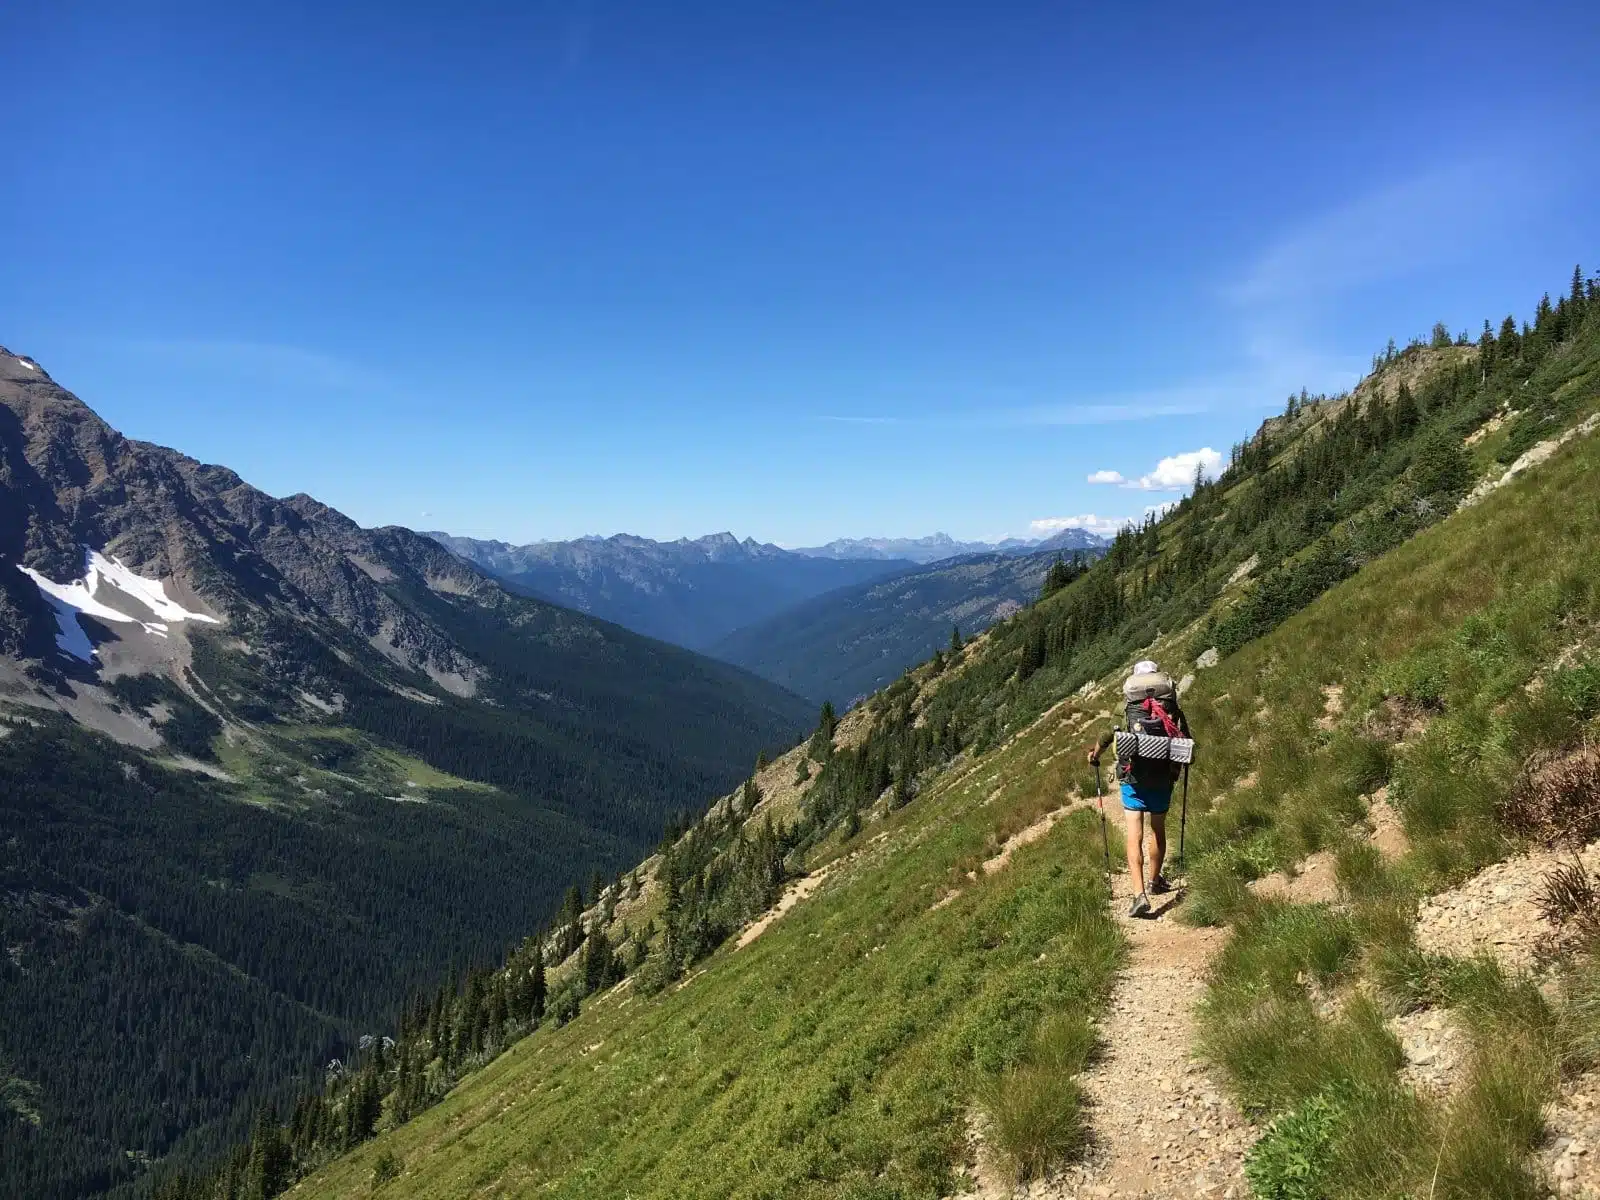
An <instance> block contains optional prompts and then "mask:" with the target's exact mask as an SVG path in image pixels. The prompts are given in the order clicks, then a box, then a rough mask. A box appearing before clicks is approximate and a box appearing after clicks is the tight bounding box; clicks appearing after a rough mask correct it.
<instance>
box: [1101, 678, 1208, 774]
mask: <svg viewBox="0 0 1600 1200" xmlns="http://www.w3.org/2000/svg"><path fill="white" fill-rule="evenodd" d="M1122 699H1123V712H1124V715H1125V718H1126V720H1125V726H1126V732H1125V733H1119V734H1117V736H1116V739H1115V740H1116V751H1117V767H1118V771H1119V773H1120V775H1121V776H1122V777H1123V778H1124V779H1129V778H1132V777H1133V776H1134V775H1135V773H1136V771H1135V767H1136V765H1137V766H1138V767H1139V770H1138V771H1137V773H1138V774H1141V775H1145V776H1146V777H1147V778H1150V777H1159V778H1162V779H1166V778H1172V779H1176V778H1177V776H1178V775H1179V774H1180V773H1181V772H1182V769H1183V768H1182V767H1181V766H1180V765H1179V764H1180V763H1186V762H1188V761H1189V758H1190V757H1191V756H1192V754H1193V747H1194V743H1193V742H1192V741H1189V740H1188V739H1187V738H1186V737H1185V736H1184V732H1183V727H1182V726H1181V725H1180V724H1179V717H1180V710H1179V708H1178V689H1177V688H1176V687H1174V686H1173V683H1172V677H1171V676H1170V675H1166V674H1146V675H1132V676H1129V678H1128V680H1127V681H1126V682H1125V683H1124V684H1123V685H1122ZM1170 739H1178V740H1177V742H1173V741H1171V740H1170Z"/></svg>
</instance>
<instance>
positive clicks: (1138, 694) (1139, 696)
mask: <svg viewBox="0 0 1600 1200" xmlns="http://www.w3.org/2000/svg"><path fill="white" fill-rule="evenodd" d="M1122 704H1123V712H1124V715H1125V716H1126V722H1125V724H1126V728H1127V729H1128V731H1129V732H1130V733H1148V734H1151V735H1153V736H1155V737H1182V736H1183V730H1182V729H1181V728H1180V727H1179V725H1178V722H1177V720H1176V718H1175V715H1174V714H1176V713H1177V712H1178V689H1177V688H1176V687H1175V686H1173V683H1172V676H1170V675H1167V674H1165V673H1158V674H1153V675H1130V676H1128V679H1127V681H1126V682H1125V683H1123V685H1122Z"/></svg>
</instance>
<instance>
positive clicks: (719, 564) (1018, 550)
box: [424, 529, 1107, 654]
mask: <svg viewBox="0 0 1600 1200" xmlns="http://www.w3.org/2000/svg"><path fill="white" fill-rule="evenodd" d="M424 536H426V537H430V538H432V539H433V540H434V541H436V542H438V543H439V544H440V545H443V546H445V547H446V548H448V549H449V550H451V551H452V552H453V553H455V554H457V555H459V556H460V557H462V558H464V559H466V560H467V561H468V562H471V563H473V564H475V565H477V566H479V567H481V568H483V569H484V570H485V571H488V572H490V573H491V574H493V575H495V576H497V577H498V578H499V579H501V580H502V581H504V582H505V583H507V584H509V585H510V586H512V587H514V588H516V589H517V590H519V591H522V592H524V593H526V594H528V595H531V596H537V597H539V598H541V599H545V600H549V601H551V602H553V603H556V604H561V605H565V606H567V607H569V608H575V609H577V610H578V611H580V612H585V613H589V614H590V615H591V616H596V617H601V618H603V619H605V620H607V621H615V622H616V623H617V624H619V625H624V626H626V627H627V628H629V629H632V630H634V631H635V632H637V633H643V634H646V635H648V636H650V637H657V638H661V639H662V640H663V641H668V642H673V643H676V644H677V645H680V646H686V647H688V648H690V649H692V650H709V649H710V648H712V647H714V646H718V645H720V644H721V642H722V641H723V639H725V638H727V637H729V636H730V635H731V634H733V633H734V632H735V631H736V630H740V629H744V628H747V627H750V626H755V625H759V624H761V623H763V622H765V621H767V620H770V619H774V618H777V617H779V616H781V615H782V614H784V613H788V612H790V611H792V610H793V609H795V608H796V606H798V605H802V604H805V603H807V602H808V601H811V600H813V599H814V598H816V597H819V596H822V595H824V594H826V593H829V592H832V591H835V590H837V589H841V588H851V587H857V586H864V585H868V584H872V583H876V582H879V581H882V580H885V579H890V578H893V577H895V576H897V575H901V574H904V573H906V572H909V571H915V570H916V569H917V568H919V567H921V566H926V565H928V564H931V563H936V562H943V561H947V560H951V559H956V558H962V557H968V556H971V555H974V554H990V555H993V554H998V555H1010V556H1017V555H1023V556H1026V555H1037V554H1041V553H1046V552H1056V553H1068V554H1072V553H1080V552H1091V553H1092V552H1094V551H1097V550H1099V549H1101V548H1102V547H1104V546H1105V545H1106V544H1107V543H1106V541H1105V539H1103V538H1099V537H1096V536H1095V535H1094V534H1092V533H1087V532H1085V531H1083V530H1081V529H1067V530H1064V531H1062V532H1061V533H1059V534H1056V535H1055V536H1053V537H1051V538H1049V539H1046V540H1044V541H1032V542H1029V541H1022V540H1020V539H1015V538H1013V539H1009V540H1007V541H1004V542H999V543H989V542H958V541H956V540H955V539H954V538H952V537H950V536H949V535H948V534H944V533H936V534H933V535H932V536H930V537H924V538H841V539H839V540H837V541H832V542H829V543H828V544H827V545H825V546H814V547H808V548H805V549H800V550H785V549H783V548H782V547H780V546H774V545H772V544H771V543H767V542H758V541H756V540H754V539H753V538H745V539H743V540H741V539H739V538H737V537H735V536H734V535H733V534H731V533H714V534H710V535H708V536H706V537H700V538H693V539H690V538H680V539H678V540H677V541H674V542H658V541H653V540H651V539H650V538H644V537H636V536H634V535H632V534H626V533H622V534H617V535H615V536H614V537H584V538H575V539H573V540H571V541H564V542H534V543H531V544H529V545H525V546H515V545H512V544H510V543H509V542H499V541H484V540H480V539H477V538H466V537H457V536H455V535H453V534H449V533H442V532H432V533H428V534H425V535H424ZM816 652H817V653H820V654H827V653H830V651H829V650H828V649H827V648H826V647H818V648H817V651H816Z"/></svg>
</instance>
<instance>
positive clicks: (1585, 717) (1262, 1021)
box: [1186, 440, 1600, 1200]
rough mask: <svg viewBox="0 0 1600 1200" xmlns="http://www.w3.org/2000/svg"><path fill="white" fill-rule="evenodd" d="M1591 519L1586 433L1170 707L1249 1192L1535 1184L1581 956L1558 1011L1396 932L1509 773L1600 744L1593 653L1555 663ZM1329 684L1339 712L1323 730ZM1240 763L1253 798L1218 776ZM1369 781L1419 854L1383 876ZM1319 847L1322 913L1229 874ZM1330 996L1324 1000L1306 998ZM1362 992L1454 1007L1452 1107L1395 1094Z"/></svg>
mask: <svg viewBox="0 0 1600 1200" xmlns="http://www.w3.org/2000/svg"><path fill="white" fill-rule="evenodd" d="M1596 529H1600V445H1596V444H1595V443H1594V442H1592V441H1588V440H1585V441H1582V442H1579V443H1577V444H1575V445H1573V446H1571V447H1569V448H1567V449H1566V450H1565V451H1563V452H1562V453H1561V454H1560V455H1558V457H1557V458H1556V459H1554V460H1553V461H1552V462H1551V463H1549V464H1547V465H1546V466H1545V467H1544V468H1542V469H1541V470H1540V471H1539V472H1535V473H1533V474H1532V475H1530V476H1529V477H1527V478H1525V479H1522V480H1519V481H1517V482H1514V483H1512V484H1510V485H1508V486H1507V487H1505V488H1503V489H1501V490H1500V491H1498V492H1496V493H1495V494H1493V495H1492V496H1491V497H1490V498H1489V499H1488V500H1486V501H1484V502H1483V504H1482V505H1481V506H1479V507H1478V508H1476V509H1474V510H1470V511H1468V512H1466V513H1463V514H1462V515H1460V516H1458V517H1456V518H1454V519H1452V520H1450V521H1447V522H1444V523H1443V524H1441V525H1439V526H1437V527H1435V528H1434V529H1432V530H1429V531H1427V532H1425V533H1423V534H1421V535H1420V536H1418V537H1417V538H1416V539H1414V540H1413V541H1412V542H1410V543H1408V544H1406V545H1405V546H1403V547H1401V548H1400V549H1398V550H1396V551H1395V552H1393V553H1391V554H1390V555H1388V556H1386V557H1385V558H1383V559H1381V560H1379V561H1378V562H1376V563H1374V564H1372V565H1371V566H1370V567H1368V568H1366V569H1364V570H1363V571H1362V572H1361V573H1360V574H1359V575H1357V576H1356V577H1355V578H1353V579H1351V580H1349V581H1347V582H1346V583H1344V584H1342V585H1341V586H1339V587H1338V588H1336V589H1334V590H1333V591H1331V592H1330V593H1329V594H1328V595H1327V596H1325V597H1324V598H1323V599H1322V600H1321V601H1319V602H1318V603H1317V604H1316V605H1314V606H1313V607H1312V608H1310V609H1309V610H1307V611H1306V612H1304V613H1302V614H1300V615H1299V616H1297V617H1294V618H1292V619H1291V620H1290V621H1289V622H1287V623H1286V624H1285V626H1284V627H1283V629H1282V630H1280V631H1279V632H1278V633H1276V634H1274V635H1272V636H1269V637H1267V638H1264V639H1262V640H1261V641H1259V642H1257V643H1254V644H1251V645H1249V646H1246V647H1245V648H1244V649H1242V650H1241V651H1240V652H1239V653H1237V654H1235V655H1234V656H1232V657H1231V658H1229V659H1228V660H1226V661H1225V662H1224V663H1223V664H1222V665H1221V666H1220V667H1219V668H1218V669H1217V670H1215V671H1211V672H1207V673H1206V675H1205V676H1204V677H1203V678H1202V681H1201V683H1200V685H1199V686H1198V687H1197V689H1196V691H1195V693H1194V694H1193V695H1192V696H1190V697H1188V698H1187V707H1188V709H1189V712H1190V716H1191V720H1192V721H1193V723H1194V724H1195V726H1196V728H1197V729H1198V730H1199V731H1200V733H1201V736H1202V738H1203V739H1204V740H1205V742H1206V745H1207V747H1208V753H1207V754H1206V756H1205V757H1204V758H1203V759H1202V761H1201V762H1200V763H1199V764H1197V766H1196V768H1195V770H1194V781H1193V783H1194V791H1193V793H1192V797H1191V798H1192V802H1193V806H1194V810H1197V811H1198V815H1196V812H1195V811H1193V810H1192V812H1191V829H1192V836H1193V840H1194V844H1195V845H1196V847H1197V848H1198V850H1199V861H1198V862H1197V863H1196V866H1195V869H1194V873H1193V885H1194V891H1193V896H1192V903H1191V904H1190V905H1187V906H1186V908H1187V909H1188V912H1189V915H1190V917H1191V919H1198V920H1200V921H1202V922H1205V923H1226V924H1229V925H1230V926H1231V936H1230V939H1229V941H1228V942H1227V944H1226V947H1225V949H1224V950H1223V951H1222V952H1221V954H1220V955H1219V956H1218V958H1217V960H1216V962H1215V963H1214V965H1213V973H1212V978H1211V980H1210V984H1209V987H1208V993H1207V999H1206V1002H1205V1005H1204V1008H1203V1011H1202V1018H1201V1042H1202V1045H1201V1048H1202V1050H1203V1052H1204V1053H1205V1055H1206V1056H1207V1057H1208V1058H1209V1059H1210V1061H1212V1062H1213V1063H1214V1064H1216V1065H1217V1066H1218V1067H1219V1068H1220V1069H1221V1070H1222V1072H1223V1074H1224V1076H1225V1077H1226V1079H1227V1080H1228V1081H1229V1085H1230V1087H1231V1089H1232V1091H1233V1092H1234V1094H1235V1096H1236V1097H1237V1098H1238V1099H1239V1100H1240V1102H1241V1103H1243V1104H1244V1105H1245V1106H1246V1108H1247V1109H1248V1110H1249V1111H1251V1112H1254V1113H1255V1114H1257V1115H1258V1116H1259V1117H1261V1118H1264V1119H1268V1120H1269V1121H1270V1124H1268V1126H1267V1130H1266V1133H1265V1135H1264V1136H1263V1138H1262V1140H1261V1141H1260V1143H1259V1144H1258V1145H1257V1146H1256V1148H1255V1149H1254V1150H1253V1151H1252V1153H1251V1156H1250V1159H1249V1175H1250V1179H1251V1182H1252V1187H1253V1189H1254V1191H1255V1194H1256V1195H1257V1196H1260V1197H1282V1198H1284V1200H1291V1198H1298V1197H1304V1196H1327V1197H1378V1196H1393V1195H1411V1196H1435V1197H1451V1196H1454V1197H1485V1198H1487V1197H1491V1196H1493V1197H1501V1196H1504V1197H1517V1196H1529V1197H1532V1196H1535V1195H1540V1194H1542V1192H1541V1191H1540V1190H1539V1189H1540V1185H1539V1183H1538V1181H1537V1180H1536V1179H1535V1178H1534V1176H1533V1175H1532V1173H1531V1171H1530V1166H1529V1162H1530V1160H1529V1152H1530V1150H1531V1149H1532V1148H1533V1147H1534V1146H1535V1145H1537V1144H1538V1141H1539V1139H1540V1138H1541V1136H1542V1134H1543V1121H1542V1115H1541V1112H1542V1109H1543V1106H1544V1105H1545V1104H1546V1103H1547V1102H1548V1101H1549V1100H1550V1099H1551V1098H1552V1097H1553V1096H1554V1094H1555V1091H1556V1088H1557V1086H1558V1081H1559V1077H1560V1072H1561V1071H1562V1069H1563V1068H1564V1067H1569V1066H1571V1065H1573V1064H1577V1063H1584V1062H1588V1061H1592V1059H1591V1056H1592V1054H1593V1053H1594V1047H1595V1046H1596V1045H1600V1042H1597V1041H1595V1040H1594V1031H1595V1030H1596V1029H1597V1028H1600V1026H1597V1025H1596V1015H1595V1014H1596V1013H1600V1006H1596V1005H1595V1004H1594V1003H1593V1001H1592V997H1593V996H1594V995H1600V989H1596V988H1594V987H1592V986H1586V985H1587V984H1588V981H1590V980H1591V979H1593V978H1600V976H1597V975H1596V974H1595V969H1594V968H1593V967H1592V966H1580V967H1578V968H1575V971H1576V974H1577V977H1578V985H1575V986H1573V987H1572V988H1571V989H1570V995H1571V999H1569V1000H1568V1001H1567V1002H1566V1003H1565V1004H1563V1005H1561V1006H1559V1008H1558V1007H1556V1006H1553V1005H1552V1004H1551V1003H1550V1002H1549V1001H1547V1000H1546V999H1545V998H1544V996H1543V995H1542V994H1541V993H1540V992H1539V990H1538V989H1537V988H1536V987H1534V986H1533V984H1532V983H1531V982H1530V981H1529V980H1527V979H1524V978H1518V977H1512V976H1508V975H1507V974H1506V973H1505V972H1503V971H1502V970H1501V969H1500V968H1499V967H1498V966H1497V965H1496V964H1495V963H1494V962H1493V961H1492V960H1486V959H1480V960H1459V959H1451V958H1446V957H1444V956H1439V955H1428V954H1424V953H1423V952H1421V951H1420V950H1419V949H1418V948H1417V947H1416V945H1415V942H1414V940H1413V928H1414V920H1415V912H1416V905H1417V902H1418V900H1419V899H1420V898H1421V897H1422V896H1423V895H1425V894H1427V893H1429V892H1432V891H1435V890H1438V889H1440V888H1443V887H1446V886H1449V885H1450V884H1452V883H1454V882H1456V881H1458V880H1460V879H1461V878H1463V877H1465V876H1466V875H1467V874H1469V873H1470V872H1472V871H1473V870H1476V869H1477V868H1479V867H1481V866H1483V865H1485V864H1486V863H1488V862H1491V861H1495V860H1497V859H1498V858H1501V857H1503V856H1504V855H1505V854H1506V853H1507V852H1508V851H1509V850H1511V849H1512V848H1513V847H1514V845H1515V837H1516V833H1515V831H1514V830H1512V829H1508V828H1507V827H1506V826H1505V825H1504V824H1503V823H1502V821H1501V820H1500V816H1501V814H1502V813H1503V812H1504V811H1505V805H1506V801H1507V799H1508V797H1510V796H1511V795H1512V793H1513V792H1514V790H1515V789H1516V788H1517V786H1518V780H1519V776H1520V773H1521V770H1522V764H1523V763H1524V762H1526V761H1527V760H1528V759H1529V758H1530V756H1532V755H1535V754H1538V753H1540V752H1543V751H1548V750H1550V749H1552V748H1560V747H1570V746H1574V745H1576V744H1578V743H1580V742H1581V741H1582V740H1583V739H1584V738H1585V737H1586V736H1587V737H1592V736H1593V735H1594V733H1595V732H1596V731H1595V728H1594V724H1593V718H1594V713H1595V709H1596V707H1597V705H1596V698H1595V694H1594V689H1593V688H1591V686H1590V683H1591V680H1590V676H1589V672H1590V670H1591V665H1590V664H1591V662H1592V660H1591V659H1590V658H1588V657H1586V656H1585V655H1584V654H1582V653H1579V654H1577V655H1576V657H1575V659H1574V656H1573V655H1572V654H1568V656H1567V657H1568V658H1569V659H1574V660H1573V661H1569V662H1568V663H1567V665H1566V667H1565V668H1564V669H1562V670H1559V671H1552V664H1553V663H1554V662H1555V661H1556V660H1557V659H1558V657H1560V656H1561V655H1562V653H1563V651H1570V650H1571V649H1572V648H1573V647H1574V646H1580V647H1581V645H1582V644H1583V643H1584V641H1585V638H1586V634H1585V631H1586V630H1587V629H1589V628H1591V627H1593V625H1594V623H1595V622H1596V621H1597V620H1600V586H1597V584H1596V580H1597V579H1600V542H1597V541H1596V539H1595V537H1594V533H1593V531H1594V530H1596ZM1535 679H1539V680H1542V681H1543V682H1542V686H1540V685H1534V686H1530V685H1531V684H1532V683H1533V681H1534V680H1535ZM1330 684H1337V685H1339V686H1341V687H1342V688H1343V690H1344V705H1345V711H1344V714H1343V716H1342V717H1341V718H1340V719H1339V721H1338V722H1337V723H1336V725H1335V727H1334V728H1332V729H1320V728H1317V727H1316V726H1315V725H1314V724H1313V722H1312V718H1313V717H1315V716H1317V715H1319V714H1320V713H1321V712H1322V708H1323V697H1322V689H1323V687H1325V686H1327V685H1330ZM1262 701H1265V702H1266V703H1265V710H1266V711H1265V713H1264V715H1262V716H1260V717H1258V716H1257V713H1258V709H1260V708H1261V707H1262V705H1261V702H1262ZM1211 731H1215V732H1213V733H1212V736H1210V737H1206V734H1207V733H1208V732H1211ZM1402 734H1404V738H1403V740H1399V739H1400V738H1401V735H1402ZM1250 773H1254V774H1255V776H1256V778H1257V783H1256V786H1255V787H1253V788H1248V789H1240V788H1238V787H1237V786H1235V785H1236V783H1237V781H1238V780H1239V779H1240V778H1241V777H1243V776H1245V775H1247V774H1250ZM1384 784H1388V786H1389V788H1390V796H1391V799H1392V800H1393V801H1394V803H1395V804H1396V806H1397V807H1398V809H1399V811H1400V814H1401V816H1402V819H1403V821H1404V824H1405V828H1406V832H1407V835H1408V837H1409V839H1410V843H1411V850H1410V852H1409V854H1408V855H1407V856H1406V857H1405V858H1404V859H1403V860H1402V861H1400V862H1399V863H1397V864H1392V865H1391V864H1387V863H1385V862H1384V861H1383V860H1382V859H1381V857H1380V856H1379V855H1378V854H1377V852H1376V850H1374V849H1373V848H1372V847H1371V846H1369V845H1367V844H1366V843H1365V842H1363V841H1361V840H1360V839H1358V838H1356V837H1353V836H1352V829H1351V827H1352V823H1353V822H1354V821H1355V820H1356V819H1357V818H1359V816H1360V814H1361V812H1362V810H1363V809H1364V807H1365V801H1364V799H1363V798H1364V797H1365V796H1368V795H1370V794H1371V793H1372V792H1373V791H1374V790H1375V789H1376V788H1378V787H1380V786H1382V785H1384ZM1322 849H1328V850H1331V851H1332V852H1333V853H1334V854H1335V856H1336V857H1335V861H1336V865H1337V877H1338V879H1339V883H1340V888H1341V892H1342V896H1343V900H1344V902H1343V904H1342V905H1341V906H1340V907H1339V908H1338V909H1330V908H1328V907H1326V906H1309V905H1289V904H1284V903H1281V902H1266V901H1261V900H1257V899H1256V898H1255V897H1254V896H1253V895H1252V894H1251V893H1250V891H1249V890H1248V888H1247V887H1246V883H1247V881H1248V880H1249V879H1251V878H1255V877H1257V876H1259V875H1260V874H1261V873H1263V871H1264V870H1265V869H1267V868H1269V867H1271V866H1275V865H1286V864H1288V863H1291V862H1294V861H1296V860H1298V859H1301V858H1303V857H1304V856H1305V855H1307V854H1310V853H1313V852H1315V851H1317V850H1322ZM1327 996H1339V997H1341V998H1342V1003H1341V1004H1339V1005H1335V1006H1334V1007H1333V1008H1331V1009H1330V1008H1329V1007H1328V1006H1327V1005H1326V1003H1324V1004H1322V1005H1319V1003H1318V997H1327ZM1380 1001H1381V1003H1382V1004H1383V1005H1385V1006H1388V1008H1389V1009H1390V1010H1391V1011H1392V1009H1393V1008H1396V1007H1398V1008H1422V1007H1433V1006H1447V1007H1449V1008H1450V1009H1451V1011H1452V1012H1453V1014H1454V1018H1455V1019H1456V1020H1457V1021H1459V1022H1461V1023H1463V1024H1464V1025H1465V1026H1466V1029H1467V1031H1468V1035H1469V1038H1470V1042H1471V1046H1472V1049H1471V1055H1470V1061H1469V1062H1468V1064H1467V1065H1466V1067H1465V1068H1464V1070H1463V1073H1462V1079H1461V1082H1460V1084H1459V1086H1458V1088H1457V1089H1456V1091H1455V1092H1454V1093H1453V1095H1452V1096H1451V1097H1450V1098H1449V1099H1448V1100H1445V1099H1440V1098H1436V1097H1431V1096H1418V1095H1416V1094H1415V1093H1413V1092H1411V1091H1410V1090H1409V1089H1407V1088H1405V1087H1404V1086H1403V1085H1402V1084H1401V1083H1400V1082H1399V1080H1398V1078H1397V1075H1396V1069H1397V1068H1398V1067H1399V1066H1400V1065H1401V1059H1400V1052H1399V1046H1398V1044H1397V1043H1396V1042H1395V1040H1394V1038H1393V1037H1392V1035H1390V1034H1389V1033H1388V1031H1387V1030H1386V1029H1385V1028H1384V1023H1383V1011H1384V1009H1383V1008H1380V1007H1379V1002H1380Z"/></svg>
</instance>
